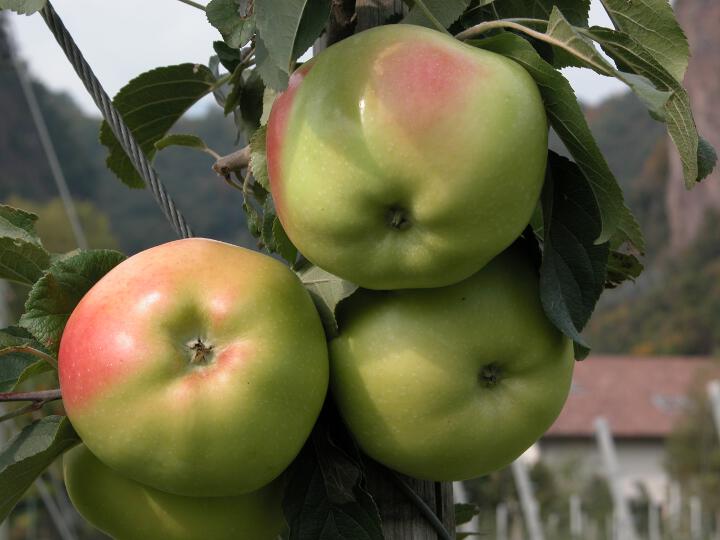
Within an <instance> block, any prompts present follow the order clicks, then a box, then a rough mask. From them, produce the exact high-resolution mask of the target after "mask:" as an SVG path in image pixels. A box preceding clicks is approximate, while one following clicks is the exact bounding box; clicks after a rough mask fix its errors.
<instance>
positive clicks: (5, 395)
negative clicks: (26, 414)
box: [0, 388, 62, 402]
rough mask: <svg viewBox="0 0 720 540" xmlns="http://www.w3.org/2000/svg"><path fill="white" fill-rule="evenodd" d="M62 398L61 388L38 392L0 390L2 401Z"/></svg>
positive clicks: (53, 399) (0, 399) (38, 400)
mask: <svg viewBox="0 0 720 540" xmlns="http://www.w3.org/2000/svg"><path fill="white" fill-rule="evenodd" d="M56 399H62V393H61V392H60V389H59V388H57V389H55V390H38V391H36V392H0V401H37V402H40V401H55V400H56Z"/></svg>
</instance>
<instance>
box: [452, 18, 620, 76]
mask: <svg viewBox="0 0 720 540" xmlns="http://www.w3.org/2000/svg"><path fill="white" fill-rule="evenodd" d="M539 22H540V19H532V24H538V23H539ZM543 22H545V21H543ZM496 28H511V29H512V30H517V31H519V32H522V33H523V34H526V35H528V36H530V37H534V38H535V39H538V40H540V41H544V42H545V43H549V44H550V45H553V46H555V47H558V48H559V49H563V50H565V51H567V52H569V53H570V54H572V55H573V56H575V57H577V58H580V59H581V60H582V61H583V62H585V63H586V64H588V65H589V66H590V67H592V68H593V69H594V70H595V71H597V72H598V73H601V74H604V75H607V76H610V77H611V76H613V74H612V73H611V72H609V71H608V69H607V67H605V66H603V65H602V64H599V63H598V62H596V61H595V60H594V59H593V58H591V57H589V56H587V55H584V54H581V53H580V52H579V51H578V50H577V49H573V48H572V47H570V46H569V45H568V44H567V43H565V42H564V41H562V40H560V39H557V38H554V37H552V36H550V35H548V34H545V33H543V32H538V31H537V30H533V29H532V28H528V27H527V26H524V25H522V24H518V23H516V22H515V21H514V20H512V19H500V20H497V21H485V22H482V23H480V24H476V25H475V26H471V27H470V28H468V29H467V30H463V31H462V32H460V33H459V34H456V35H455V37H456V38H457V39H461V40H462V39H472V38H474V37H479V36H481V35H482V34H484V33H486V32H487V31H488V30H493V29H496Z"/></svg>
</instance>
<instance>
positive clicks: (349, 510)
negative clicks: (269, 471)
mask: <svg viewBox="0 0 720 540" xmlns="http://www.w3.org/2000/svg"><path fill="white" fill-rule="evenodd" d="M328 416H329V414H327V413H326V411H324V413H323V415H321V417H320V420H319V421H318V423H317V424H316V426H315V428H314V429H313V433H312V435H311V436H310V439H309V440H308V442H307V443H306V444H305V446H304V447H303V449H302V451H301V452H300V454H299V455H298V457H297V458H296V459H295V461H294V462H293V464H292V465H291V466H290V468H289V469H288V472H287V477H288V481H287V486H286V488H285V496H284V498H283V512H284V514H285V519H286V521H287V523H288V525H289V527H290V532H289V536H288V539H289V540H383V538H384V536H383V533H382V527H381V524H380V515H379V513H378V510H377V506H376V505H375V502H374V501H373V499H372V497H371V496H370V494H369V493H368V492H367V490H366V488H365V481H364V471H363V468H362V462H361V461H360V459H361V458H360V454H359V452H358V451H357V449H356V448H351V449H348V450H346V448H347V446H349V445H352V443H349V444H345V445H342V444H340V439H339V437H338V433H337V430H338V428H339V429H340V430H343V431H344V430H345V428H344V427H343V426H342V421H341V420H339V418H338V419H337V420H335V421H334V423H329V421H328ZM352 446H353V447H354V445H352Z"/></svg>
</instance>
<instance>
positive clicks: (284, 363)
mask: <svg viewBox="0 0 720 540" xmlns="http://www.w3.org/2000/svg"><path fill="white" fill-rule="evenodd" d="M328 368H329V366H328V359H327V343H326V338H325V334H324V331H323V328H322V324H321V322H320V318H319V315H318V313H317V311H316V309H315V306H314V304H313V302H312V300H311V298H310V296H309V294H308V292H307V291H306V290H305V288H304V287H303V286H302V284H301V283H300V280H299V279H298V278H297V276H296V275H295V274H294V273H293V272H292V271H291V270H290V269H289V268H288V267H286V266H285V265H283V264H282V263H280V262H279V261H277V260H275V259H273V258H271V257H268V256H266V255H262V254H260V253H257V252H254V251H250V250H248V249H244V248H240V247H237V246H233V245H230V244H225V243H222V242H217V241H214V240H207V239H199V238H194V239H187V240H178V241H175V242H170V243H167V244H163V245H160V246H157V247H154V248H151V249H148V250H146V251H143V252H141V253H138V254H137V255H135V256H133V257H130V258H129V259H127V260H125V261H124V262H122V263H121V264H120V265H118V266H117V267H115V268H114V269H113V270H111V271H110V272H109V273H108V274H107V275H105V276H104V277H103V278H102V279H101V280H100V281H99V282H98V283H97V284H95V286H94V287H92V289H91V290H90V291H89V292H88V293H87V294H86V295H85V296H84V297H83V299H82V300H81V302H80V303H79V304H78V306H77V308H76V309H75V310H74V311H73V313H72V315H71V316H70V319H69V320H68V323H67V326H66V328H65V330H64V333H63V336H62V339H61V344H60V353H59V378H60V387H61V390H62V394H63V402H64V405H65V409H66V411H67V414H68V417H69V418H70V421H71V422H72V425H73V427H74V428H75V429H76V431H77V432H78V434H79V435H80V437H81V438H82V440H83V442H85V444H87V446H88V448H90V450H91V451H92V452H93V453H94V454H95V455H96V456H97V457H98V458H99V459H100V460H101V461H102V462H103V463H105V464H107V465H108V466H109V467H111V468H112V469H114V470H116V471H117V472H118V473H120V474H122V475H123V476H126V477H128V478H130V479H132V480H135V481H138V482H141V483H143V484H146V485H148V486H151V487H154V488H156V489H159V490H162V491H166V492H169V493H175V494H179V495H190V496H230V495H239V494H242V493H247V492H250V491H254V490H256V489H259V488H260V487H262V486H264V485H266V484H268V483H269V482H271V481H272V480H273V479H274V478H276V477H277V476H278V475H279V474H280V473H281V472H282V471H283V470H284V469H285V468H286V467H287V466H288V465H289V464H290V463H291V462H292V461H293V459H294V458H295V456H296V455H297V454H298V453H299V451H300V449H301V448H302V446H303V444H304V443H305V440H306V439H307V437H308V436H309V434H310V431H311V430H312V427H313V425H314V423H315V420H316V419H317V416H318V414H319V413H320V409H321V407H322V404H323V401H324V399H325V394H326V391H327V384H328Z"/></svg>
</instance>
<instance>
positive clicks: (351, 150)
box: [267, 25, 548, 289]
mask: <svg viewBox="0 0 720 540" xmlns="http://www.w3.org/2000/svg"><path fill="white" fill-rule="evenodd" d="M547 138H548V124H547V118H546V115H545V109H544V105H543V102H542V99H541V97H540V93H539V91H538V88H537V86H536V84H535V82H534V81H533V79H532V77H531V76H530V75H529V74H528V73H527V72H526V71H525V70H524V69H523V68H522V67H521V66H520V65H519V64H517V63H515V62H514V61H512V60H510V59H508V58H506V57H504V56H501V55H498V54H496V53H493V52H489V51H484V50H481V49H477V48H475V47H472V46H470V45H467V44H464V43H461V42H460V41H458V40H456V39H453V38H452V37H450V36H447V35H444V34H441V33H439V32H437V31H434V30H429V29H426V28H421V27H417V26H411V25H389V26H381V27H378V28H373V29H371V30H367V31H364V32H361V33H359V34H357V35H354V36H352V37H350V38H348V39H345V40H343V41H341V42H339V43H337V44H335V45H333V46H331V47H329V48H328V49H326V50H325V51H323V52H321V53H320V54H319V55H317V56H316V57H315V58H313V59H312V60H311V61H310V62H308V63H307V64H305V65H304V66H302V67H301V68H300V69H299V70H298V71H297V72H295V73H294V74H293V76H292V78H291V80H290V85H289V88H288V90H287V91H286V92H285V93H283V94H282V95H281V96H280V97H278V99H277V100H276V101H275V102H274V104H273V107H272V110H271V114H270V117H269V121H268V126H267V160H268V172H269V177H270V189H271V192H272V196H273V199H274V201H275V208H276V210H277V214H278V217H279V218H280V221H281V223H282V225H283V227H284V228H285V231H286V232H287V234H288V236H289V237H290V239H291V240H292V242H293V243H294V244H295V245H296V246H297V247H298V249H299V250H300V251H301V252H302V253H303V255H305V256H306V257H307V258H308V259H309V260H310V261H312V262H313V263H315V264H316V265H318V266H320V267H321V268H324V269H325V270H327V271H329V272H331V273H333V274H336V275H338V276H340V277H342V278H344V279H347V280H349V281H352V282H354V283H357V284H359V285H361V286H362V287H365V288H369V289H401V288H419V287H420V288H424V287H440V286H444V285H449V284H452V283H457V282H458V281H461V280H463V279H465V278H467V277H469V276H470V275H472V274H474V273H475V272H477V271H478V270H479V269H480V268H482V267H483V266H484V265H485V264H486V263H487V262H489V261H490V260H491V259H492V258H493V257H495V256H496V255H497V254H499V253H500V252H501V251H503V250H504V249H505V248H507V247H508V246H509V245H510V244H511V243H512V242H513V241H514V240H515V239H516V238H517V237H518V236H519V235H520V234H521V232H522V231H523V229H524V228H525V226H526V225H527V224H528V221H529V220H530V217H531V214H532V212H533V209H534V208H535V206H536V203H537V201H538V198H539V195H540V190H541V187H542V183H543V180H544V176H545V165H546V160H547Z"/></svg>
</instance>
